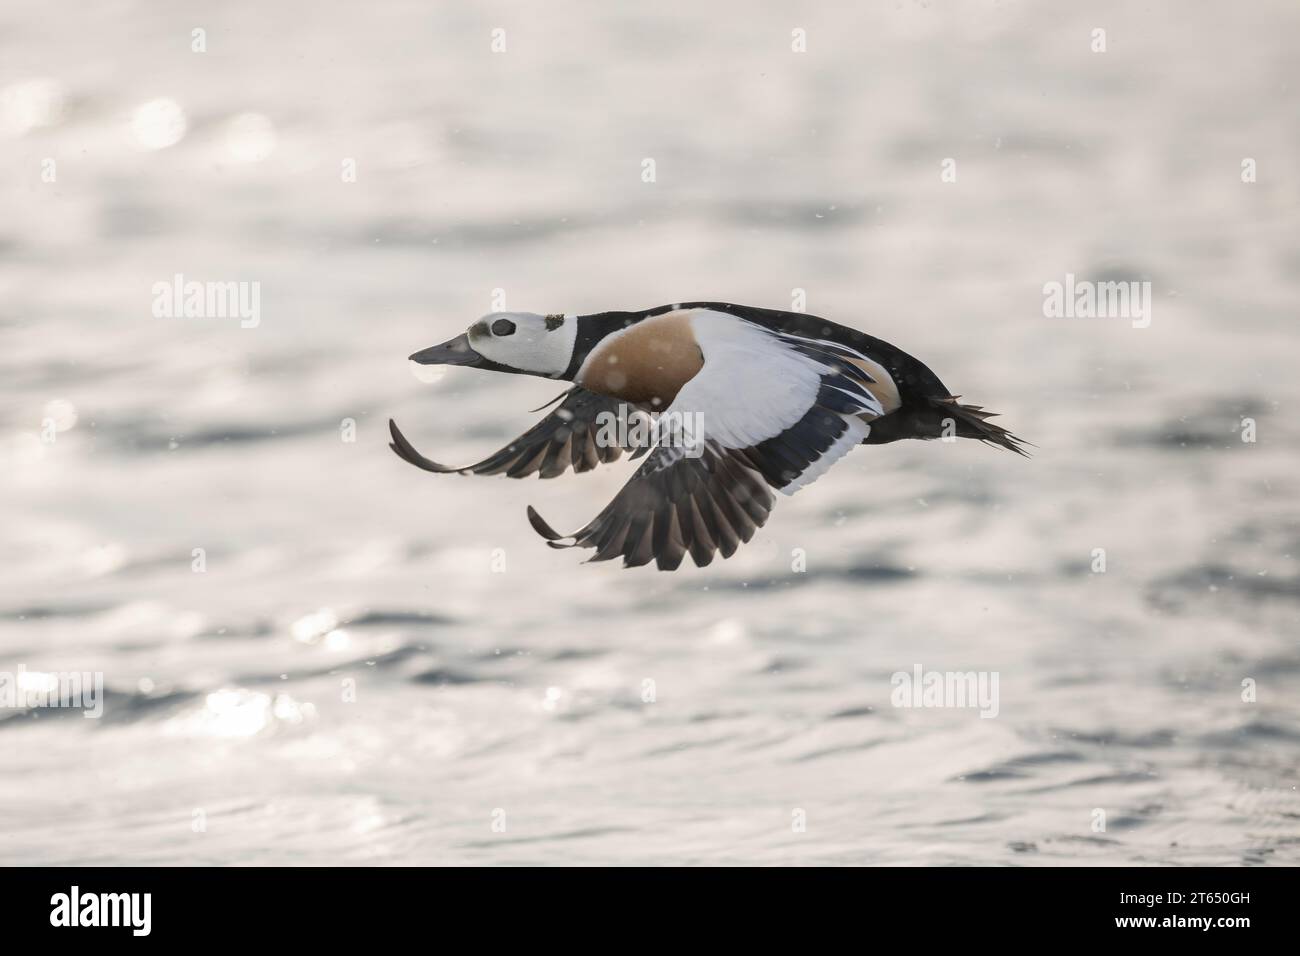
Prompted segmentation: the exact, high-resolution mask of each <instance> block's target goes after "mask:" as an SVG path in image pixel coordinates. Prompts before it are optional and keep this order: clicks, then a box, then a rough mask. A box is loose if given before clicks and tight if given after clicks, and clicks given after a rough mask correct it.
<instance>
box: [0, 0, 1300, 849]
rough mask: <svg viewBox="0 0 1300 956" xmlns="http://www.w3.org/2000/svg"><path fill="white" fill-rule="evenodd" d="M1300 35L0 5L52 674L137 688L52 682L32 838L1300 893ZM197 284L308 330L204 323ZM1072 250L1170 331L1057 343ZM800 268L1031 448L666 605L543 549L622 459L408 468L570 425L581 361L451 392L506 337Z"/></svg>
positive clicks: (1012, 19) (848, 19) (900, 448)
mask: <svg viewBox="0 0 1300 956" xmlns="http://www.w3.org/2000/svg"><path fill="white" fill-rule="evenodd" d="M1097 29H1101V30H1104V43H1105V50H1104V52H1094V48H1095V47H1096V46H1097V43H1098V40H1097V36H1098V35H1097V34H1095V33H1094V31H1095V30H1097ZM196 30H197V31H202V32H201V33H196V32H195V31H196ZM494 31H503V32H498V33H494ZM796 31H802V33H798V32H796ZM1297 36H1300V8H1297V7H1296V5H1295V4H1293V3H1288V2H1285V0H1277V2H1255V3H1248V4H1244V5H1235V6H1231V7H1228V6H1224V5H1222V4H1218V3H1211V2H1192V3H1178V4H1173V3H1169V4H1161V3H1156V4H1144V5H1134V4H1128V3H1119V2H1113V3H1101V4H1095V5H1089V9H1088V10H1086V11H1085V10H1083V9H1081V8H1080V7H1079V5H1077V4H1069V3H1032V4H1031V3H1027V2H1000V3H991V2H972V3H960V4H958V3H938V2H932V3H913V2H892V3H881V4H862V5H853V6H849V5H844V4H839V5H833V6H832V5H819V6H818V7H817V8H814V7H813V6H812V5H808V6H806V7H805V6H802V5H798V4H795V5H791V4H787V3H778V2H763V3H754V2H744V3H741V2H729V3H712V4H698V3H668V4H660V5H657V6H656V7H654V8H653V9H650V8H644V9H632V8H618V9H616V8H614V7H613V6H609V5H607V6H605V7H602V6H599V5H596V4H583V3H547V4H545V5H526V4H525V5H521V4H506V3H484V4H474V5H473V9H470V8H469V5H466V4H451V3H444V4H437V5H431V4H424V3H415V2H393V0H388V2H377V3H372V4H366V5H331V6H328V7H324V8H323V7H321V6H320V5H318V4H308V3H302V2H290V3H280V4H272V5H268V4H256V3H251V2H231V3H225V4H221V5H220V6H219V7H217V8H214V7H213V5H211V4H201V3H197V2H176V3H169V4H166V5H157V4H147V3H143V2H120V0H117V2H114V0H110V2H105V3H99V4H93V5H87V4H83V3H72V2H68V0H48V2H46V3H42V4H39V5H36V4H6V5H4V6H3V7H0V45H2V46H3V49H4V50H5V55H4V58H3V61H2V62H0V173H2V175H0V209H2V210H3V212H4V215H3V216H2V217H0V399H2V400H0V488H2V489H3V490H2V491H0V523H2V524H3V527H4V529H5V533H4V534H3V535H2V536H0V671H6V672H16V671H17V670H18V669H19V668H20V667H21V668H25V670H26V672H27V673H28V674H29V677H28V679H29V680H31V679H36V680H40V679H41V678H40V676H39V675H41V674H43V673H55V672H59V671H72V670H76V671H100V672H102V673H103V675H104V680H105V684H106V697H107V699H106V701H105V710H104V714H103V717H102V718H101V719H98V720H88V719H83V718H82V717H81V716H80V715H79V714H78V713H75V712H71V713H70V712H67V711H59V710H50V709H39V708H38V709H30V710H26V709H22V708H8V709H0V750H2V751H3V753H4V755H5V761H4V764H5V766H4V771H5V772H4V773H3V774H0V862H4V863H9V864H45V863H95V864H116V863H142V864H152V863H223V864H238V863H247V864H259V863H288V864H296V863H304V864H337V863H350V862H373V863H433V864H442V863H446V864H452V863H456V864H493V863H527V864H576V863H583V864H597V863H598V864H633V863H649V864H669V863H708V864H734V863H754V864H777V863H785V864H791V863H794V864H820V863H846V864H882V863H889V864H1011V865H1048V864H1053V863H1085V864H1086V863H1104V864H1114V863H1121V864H1276V863H1290V864H1293V865H1294V864H1296V863H1300V842H1298V839H1300V826H1297V820H1298V819H1300V798H1298V797H1297V793H1296V785H1297V781H1298V779H1300V771H1298V770H1297V768H1298V767H1300V646H1297V611H1298V610H1300V568H1298V567H1297V560H1296V549H1297V545H1298V544H1300V522H1298V521H1297V518H1298V517H1300V507H1298V506H1297V496H1296V493H1297V485H1298V484H1300V478H1298V477H1297V474H1296V451H1297V439H1298V438H1300V425H1297V421H1296V417H1295V415H1294V408H1295V403H1296V400H1297V398H1298V397H1300V382H1298V381H1297V376H1296V374H1295V368H1296V360H1297V348H1296V346H1297V331H1296V301H1297V293H1298V292H1300V239H1298V237H1300V230H1298V229H1297V226H1300V216H1298V215H1297V203H1298V201H1300V182H1298V179H1297V174H1298V172H1300V162H1298V161H1297V160H1298V159H1300V125H1297V123H1296V122H1295V100H1296V81H1297V76H1298V75H1300V68H1298V67H1297V63H1300V60H1298V59H1297V56H1296V49H1295V38H1296V37H1297ZM1288 38H1290V39H1288ZM801 43H802V44H803V45H804V46H805V49H804V51H803V52H799V51H797V50H796V49H795V48H796V47H799V46H800V45H801ZM494 46H495V47H496V50H497V51H495V52H494ZM199 47H202V50H201V51H199V50H198V48H199ZM646 159H652V160H654V171H655V173H654V181H653V182H646V181H644V178H643V170H644V169H645V168H646V167H645V165H644V161H645V160H646ZM948 159H951V160H954V161H955V166H949V167H945V166H944V162H945V160H948ZM1247 159H1250V160H1253V161H1254V167H1253V168H1254V169H1255V176H1254V181H1253V182H1244V181H1243V162H1244V161H1245V160H1247ZM349 163H351V165H350V166H349ZM945 168H949V169H955V172H956V180H955V181H952V182H945V181H944V177H943V175H942V174H943V172H944V169H945ZM349 170H351V175H349ZM949 178H951V177H949ZM1247 178H1249V177H1247ZM178 273H179V274H182V275H183V276H184V277H185V279H186V280H194V281H220V282H227V281H235V282H246V283H252V282H256V283H258V288H259V290H260V323H259V324H258V325H257V326H256V327H255V328H241V324H240V322H239V320H238V319H237V318H217V317H212V318H189V319H186V318H161V317H156V316H155V314H154V312H153V304H154V292H153V288H154V285H155V284H156V283H160V282H161V283H168V282H171V281H172V280H173V276H175V275H176V274H178ZM1066 273H1072V274H1074V275H1076V276H1078V277H1079V278H1081V279H1084V278H1086V279H1093V280H1104V279H1132V280H1146V281H1150V282H1151V284H1152V286H1151V287H1152V294H1153V298H1154V304H1153V311H1152V322H1151V325H1150V327H1149V328H1145V329H1137V328H1134V327H1133V326H1132V324H1131V323H1130V322H1129V321H1127V320H1125V319H1049V318H1045V317H1044V314H1043V286H1044V284H1045V283H1048V282H1053V281H1064V277H1065V275H1066ZM795 290H803V292H804V294H805V295H806V300H807V311H809V312H812V313H815V314H819V315H824V316H826V317H828V318H831V319H833V320H835V321H838V322H841V323H844V324H848V325H853V326H856V327H858V328H861V329H864V330H867V331H869V332H871V333H873V334H875V335H877V336H879V337H882V338H884V339H886V340H888V341H891V342H893V343H895V344H896V345H898V346H900V347H902V348H904V349H906V350H908V351H909V352H911V353H912V354H914V355H916V356H918V357H919V358H921V359H922V360H923V361H924V362H926V363H927V364H929V365H930V366H931V367H932V368H933V369H934V370H935V371H936V372H937V373H938V374H939V376H940V377H941V378H942V379H943V380H944V382H945V383H946V384H947V385H949V386H950V387H951V388H952V389H953V390H954V391H956V392H959V393H961V394H962V395H963V396H964V397H965V400H966V401H970V402H974V403H976V404H982V405H986V406H988V407H990V408H992V409H993V410H995V411H998V412H1001V413H1003V416H1004V417H1003V418H1001V419H999V421H1001V422H1003V423H1004V424H1006V425H1007V426H1008V427H1010V428H1012V429H1013V430H1014V431H1016V432H1017V433H1018V434H1020V435H1022V436H1024V437H1025V438H1027V439H1029V440H1031V441H1033V442H1035V443H1036V444H1037V446H1038V447H1037V449H1036V451H1035V457H1034V458H1033V459H1032V460H1030V461H1025V460H1022V459H1019V458H1016V457H1015V456H1013V455H1009V454H1007V453H1005V452H1002V451H998V450H994V449H990V448H986V447H982V446H980V445H978V444H975V443H972V442H960V443H956V444H942V443H937V442H935V443H917V442H908V443H899V444H895V445H889V446H883V447H870V448H861V449H858V450H857V451H855V452H854V453H853V454H852V455H851V456H850V457H849V458H847V459H846V460H845V461H843V462H841V463H840V464H839V465H837V466H836V467H835V468H834V469H832V470H831V471H830V472H829V474H828V475H827V476H825V477H824V478H822V479H821V480H820V481H818V482H817V484H816V485H814V486H813V487H811V488H809V489H808V490H806V491H804V492H802V493H801V494H799V495H798V496H796V497H794V498H791V499H783V500H781V501H780V502H779V503H778V507H777V510H776V512H775V513H774V515H773V517H772V520H771V521H770V523H769V525H768V527H767V528H766V529H765V530H764V531H762V532H761V533H760V534H759V536H758V537H757V538H756V539H755V540H754V541H753V542H752V543H751V544H750V545H748V546H747V547H745V548H743V549H742V550H741V551H740V553H739V554H738V555H737V556H736V557H735V558H733V559H731V560H729V561H726V562H720V563H715V564H714V565H713V566H712V567H710V568H708V569H705V570H697V569H694V568H689V567H688V568H684V569H683V570H681V571H679V572H677V573H674V574H660V573H657V572H655V571H653V570H650V569H640V570H635V571H624V570H621V569H620V568H618V567H617V566H615V565H611V564H600V565H583V564H581V557H582V555H580V554H579V553H577V552H568V553H557V552H553V551H550V550H548V549H547V548H546V547H544V546H543V543H542V542H541V541H540V540H539V539H538V538H537V537H536V535H535V534H534V533H533V532H532V530H531V529H530V528H529V526H528V524H527V522H526V520H525V517H524V509H525V506H526V505H528V504H533V505H536V506H537V507H538V508H539V510H540V511H541V513H542V514H544V515H545V516H546V517H547V518H548V519H549V520H550V521H551V522H552V523H553V524H554V525H555V526H556V527H558V528H561V529H562V530H569V529H571V528H576V527H579V526H580V525H581V524H582V523H584V522H585V521H586V520H588V519H589V518H591V517H592V516H593V515H595V514H596V512H597V511H599V510H600V508H601V507H603V505H604V504H605V503H606V502H607V501H608V500H609V499H610V498H611V497H612V496H613V495H614V493H615V492H616V491H617V489H618V488H619V487H620V486H621V484H622V483H623V482H624V481H625V480H626V478H627V477H628V475H629V474H630V473H631V470H632V466H630V465H628V463H627V462H626V461H624V462H621V463H618V464H616V465H613V466H610V467H604V468H601V469H599V470H598V471H596V472H593V473H590V474H586V475H578V476H573V475H570V476H568V477H566V478H563V479H559V480H555V481H547V482H541V481H538V480H536V479H532V480H529V481H518V482H516V481H510V480H507V479H505V478H493V479H487V478H477V479H473V478H466V477H461V476H447V477H441V476H432V475H428V474H425V473H422V472H420V471H417V470H416V469H413V468H411V467H410V466H409V465H406V464H405V463H403V462H401V461H400V460H398V459H397V458H396V457H395V456H394V455H392V454H391V453H390V452H389V450H388V449H387V448H386V444H387V440H388V438H387V434H386V421H387V419H388V418H389V417H390V416H391V417H394V418H395V419H396V420H397V421H398V422H399V423H400V424H401V425H402V426H403V429H404V430H405V431H406V433H407V434H408V435H409V436H410V437H411V439H412V441H413V442H414V443H415V444H416V445H417V447H419V448H420V449H421V450H422V451H424V452H425V453H426V454H428V455H430V456H432V457H434V458H437V459H438V460H441V461H446V462H450V463H454V464H460V463H469V462H471V461H476V460H478V459H479V458H480V457H482V456H484V455H486V454H487V453H488V452H490V451H494V450H496V449H497V448H498V447H500V446H501V445H503V444H504V443H506V442H507V441H508V440H509V439H511V438H513V437H514V436H516V435H517V434H519V433H521V432H522V431H524V430H525V429H526V428H527V427H528V426H530V425H531V424H532V422H534V421H535V420H536V419H538V418H539V417H540V414H533V413H530V411H529V409H532V408H535V407H536V406H538V405H540V404H542V403H543V402H545V401H547V400H548V399H550V398H552V397H553V396H554V395H555V394H556V393H557V392H558V389H557V388H556V387H555V386H554V384H552V383H547V382H545V381H541V380H536V379H526V378H506V377H500V376H492V375H487V374H484V373H481V372H474V371H472V370H454V369H453V370H445V374H444V375H442V376H441V377H437V376H436V375H431V374H428V371H427V370H420V374H419V375H417V374H416V373H417V370H416V369H414V368H412V367H411V366H410V365H409V363H408V362H407V361H406V356H407V355H408V354H409V353H410V352H412V351H414V350H416V349H418V348H421V347H423V346H427V345H431V344H434V343H435V342H439V341H442V340H443V339H445V338H448V337H450V336H451V335H453V334H455V333H457V332H459V331H461V330H463V329H464V328H465V327H466V326H467V325H468V324H469V323H470V322H472V321H473V320H475V319H477V318H478V317H479V316H481V315H482V314H484V313H486V312H488V311H490V310H491V309H492V308H493V307H494V306H504V307H505V308H509V309H518V310H529V311H536V312H569V313H588V312H598V311H605V310H610V309H642V308H649V307H651V306H655V305H659V304H663V303H669V302H676V301H684V300H692V299H713V300H724V301H735V302H741V303H746V304H750V305H757V306H765V307H770V308H790V306H791V303H792V301H793V297H794V296H795V295H797V294H798V293H797V292H796V291H795ZM494 296H495V297H496V298H495V300H494ZM349 420H350V421H351V422H353V423H355V441H348V440H346V438H348V437H350V435H349V433H348V426H347V422H348V421H349ZM1247 420H1249V421H1247ZM1243 427H1246V428H1248V429H1253V430H1254V435H1253V436H1250V432H1249V431H1248V432H1247V436H1249V437H1255V438H1256V440H1255V441H1253V442H1252V441H1243V431H1242V429H1243ZM196 549H202V550H201V551H196ZM795 549H799V550H800V551H801V552H802V554H803V555H805V556H806V558H805V559H806V571H804V572H797V571H794V570H792V565H793V564H794V558H793V557H792V555H793V554H794V553H795ZM1098 549H1102V550H1103V551H1104V557H1105V570H1104V571H1098V570H1097V567H1098V564H1097V558H1096V555H1097V554H1098ZM196 555H197V556H198V557H196ZM200 557H201V559H202V560H201V561H200V560H199V558H200ZM196 562H197V563H199V564H201V565H202V568H203V570H202V571H201V572H200V571H196V570H195V567H196ZM917 665H920V666H922V667H924V668H925V669H926V670H938V671H948V670H953V671H970V670H974V671H986V672H996V673H997V674H998V675H999V677H1000V706H999V713H998V716H997V717H996V718H993V719H982V718H980V716H979V715H978V713H977V712H976V711H974V710H969V709H951V708H950V709H906V708H896V707H894V706H891V702H890V693H891V690H892V687H891V683H890V676H891V675H892V674H893V673H895V672H897V671H909V672H910V671H911V670H912V668H913V667H915V666H917ZM33 674H34V675H36V676H35V677H34V678H33V677H31V676H30V675H33ZM1243 681H1253V682H1254V684H1253V686H1254V688H1255V699H1254V700H1253V701H1247V700H1243V685H1242V682H1243ZM1246 696H1247V697H1249V696H1250V695H1249V694H1247V695H1246ZM649 698H653V699H649ZM1098 810H1100V811H1102V814H1103V816H1104V820H1105V829H1104V830H1098V829H1097V827H1096V821H1097V820H1098V816H1097V811H1098ZM801 812H802V814H803V817H802V819H803V820H804V821H805V823H806V825H805V827H804V828H803V829H802V830H801V829H800V827H799V826H798V820H799V818H800V817H799V814H800V813H801ZM494 824H495V826H494Z"/></svg>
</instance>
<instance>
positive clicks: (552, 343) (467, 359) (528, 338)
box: [411, 312, 578, 378]
mask: <svg viewBox="0 0 1300 956" xmlns="http://www.w3.org/2000/svg"><path fill="white" fill-rule="evenodd" d="M577 337H578V319H577V317H576V316H572V315H536V314H535V313H532V312H493V313H491V314H489V315H485V316H483V318H481V319H479V320H478V321H477V322H475V323H474V324H473V325H471V326H470V327H469V331H467V332H465V333H464V334H463V335H458V336H456V337H455V338H454V339H451V340H450V341H448V342H443V343H442V344H441V345H434V346H432V347H430V348H427V349H421V350H420V351H419V352H416V353H415V354H414V355H412V356H411V361H412V362H418V363H419V364H421V365H465V366H468V367H470V368H482V369H488V370H489V371H493V372H516V373H521V374H524V375H541V376H544V377H547V378H559V377H561V376H562V375H564V373H565V371H566V370H568V368H569V366H570V362H571V361H572V359H573V350H574V345H575V343H576V342H577Z"/></svg>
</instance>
